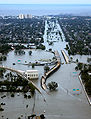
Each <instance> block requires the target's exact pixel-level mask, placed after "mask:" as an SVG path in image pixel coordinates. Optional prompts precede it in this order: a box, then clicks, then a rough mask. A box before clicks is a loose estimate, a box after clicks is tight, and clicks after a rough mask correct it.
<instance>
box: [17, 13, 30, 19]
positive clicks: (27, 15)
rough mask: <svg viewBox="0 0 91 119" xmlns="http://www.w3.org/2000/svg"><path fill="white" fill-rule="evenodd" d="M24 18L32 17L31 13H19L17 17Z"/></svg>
mask: <svg viewBox="0 0 91 119" xmlns="http://www.w3.org/2000/svg"><path fill="white" fill-rule="evenodd" d="M24 18H26V19H32V15H31V14H26V15H24V14H19V19H24Z"/></svg>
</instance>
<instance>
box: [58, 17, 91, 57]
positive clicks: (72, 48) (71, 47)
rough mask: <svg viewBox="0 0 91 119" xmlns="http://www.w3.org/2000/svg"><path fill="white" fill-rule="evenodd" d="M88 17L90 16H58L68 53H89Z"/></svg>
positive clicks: (89, 21)
mask: <svg viewBox="0 0 91 119" xmlns="http://www.w3.org/2000/svg"><path fill="white" fill-rule="evenodd" d="M60 18H61V19H60ZM90 19H91V17H90V16H75V17H73V16H61V17H60V16H59V24H60V26H61V28H62V30H63V33H64V35H65V37H66V41H67V42H68V45H66V50H68V54H69V55H75V54H80V55H83V54H84V55H90V54H91V40H90V39H91V20H90Z"/></svg>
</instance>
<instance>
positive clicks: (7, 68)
mask: <svg viewBox="0 0 91 119" xmlns="http://www.w3.org/2000/svg"><path fill="white" fill-rule="evenodd" d="M0 68H2V69H5V70H10V71H12V72H16V73H17V74H18V75H20V76H21V77H22V78H23V79H25V80H27V81H28V83H31V84H32V85H33V86H34V88H35V89H36V90H37V91H38V92H39V93H40V94H41V95H42V92H41V91H40V89H39V88H38V87H37V86H36V85H35V84H34V83H33V82H32V81H31V80H29V79H28V78H27V77H26V76H24V75H23V73H22V72H20V71H19V70H16V69H13V68H9V67H5V66H0Z"/></svg>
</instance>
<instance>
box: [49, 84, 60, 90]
mask: <svg viewBox="0 0 91 119" xmlns="http://www.w3.org/2000/svg"><path fill="white" fill-rule="evenodd" d="M57 87H58V84H57V83H56V82H51V83H48V88H49V90H50V91H52V90H56V88H57Z"/></svg>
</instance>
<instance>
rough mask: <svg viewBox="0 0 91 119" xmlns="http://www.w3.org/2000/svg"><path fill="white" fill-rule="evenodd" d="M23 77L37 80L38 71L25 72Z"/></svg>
mask: <svg viewBox="0 0 91 119" xmlns="http://www.w3.org/2000/svg"><path fill="white" fill-rule="evenodd" d="M25 75H26V77H27V78H28V79H38V78H39V74H38V70H26V71H25Z"/></svg>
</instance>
